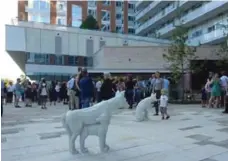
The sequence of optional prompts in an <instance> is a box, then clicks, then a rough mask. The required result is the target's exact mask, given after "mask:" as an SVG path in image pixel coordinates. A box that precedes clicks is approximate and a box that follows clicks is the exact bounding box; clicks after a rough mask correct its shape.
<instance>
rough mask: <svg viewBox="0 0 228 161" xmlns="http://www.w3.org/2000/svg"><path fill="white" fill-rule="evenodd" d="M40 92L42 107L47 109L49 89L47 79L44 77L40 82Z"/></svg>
mask: <svg viewBox="0 0 228 161" xmlns="http://www.w3.org/2000/svg"><path fill="white" fill-rule="evenodd" d="M39 92H40V103H41V109H47V107H46V102H47V96H48V90H47V83H46V80H45V79H43V80H42V82H41V84H40V89H39Z"/></svg>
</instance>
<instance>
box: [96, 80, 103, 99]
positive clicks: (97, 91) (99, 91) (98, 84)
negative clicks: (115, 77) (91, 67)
mask: <svg viewBox="0 0 228 161" xmlns="http://www.w3.org/2000/svg"><path fill="white" fill-rule="evenodd" d="M101 86H102V82H101V80H100V79H99V80H98V81H97V83H96V93H97V102H101Z"/></svg>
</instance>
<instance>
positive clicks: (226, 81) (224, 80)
mask: <svg viewBox="0 0 228 161" xmlns="http://www.w3.org/2000/svg"><path fill="white" fill-rule="evenodd" d="M221 74H222V76H221V78H220V80H221V86H222V93H221V107H224V106H225V104H226V91H227V89H228V76H227V75H226V72H225V71H222V72H221Z"/></svg>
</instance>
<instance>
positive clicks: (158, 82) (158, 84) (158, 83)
mask: <svg viewBox="0 0 228 161" xmlns="http://www.w3.org/2000/svg"><path fill="white" fill-rule="evenodd" d="M163 85H164V81H163V79H162V78H160V73H159V72H156V73H155V81H154V84H153V90H152V91H153V93H155V94H156V99H157V100H159V99H160V97H161V90H162V89H163ZM154 107H155V114H154V116H158V114H159V101H156V102H155V103H154Z"/></svg>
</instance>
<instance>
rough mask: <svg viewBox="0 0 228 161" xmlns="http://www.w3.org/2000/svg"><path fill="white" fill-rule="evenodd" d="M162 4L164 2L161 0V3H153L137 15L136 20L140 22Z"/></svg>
mask: <svg viewBox="0 0 228 161" xmlns="http://www.w3.org/2000/svg"><path fill="white" fill-rule="evenodd" d="M160 2H162V1H161V0H159V1H153V2H151V3H150V5H149V6H148V7H146V8H145V9H144V10H142V11H141V12H140V13H139V14H138V15H136V20H138V19H140V18H141V17H143V16H144V15H145V14H146V13H147V12H149V11H150V10H151V9H153V8H154V7H156V6H157V5H158V4H159V3H160Z"/></svg>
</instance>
